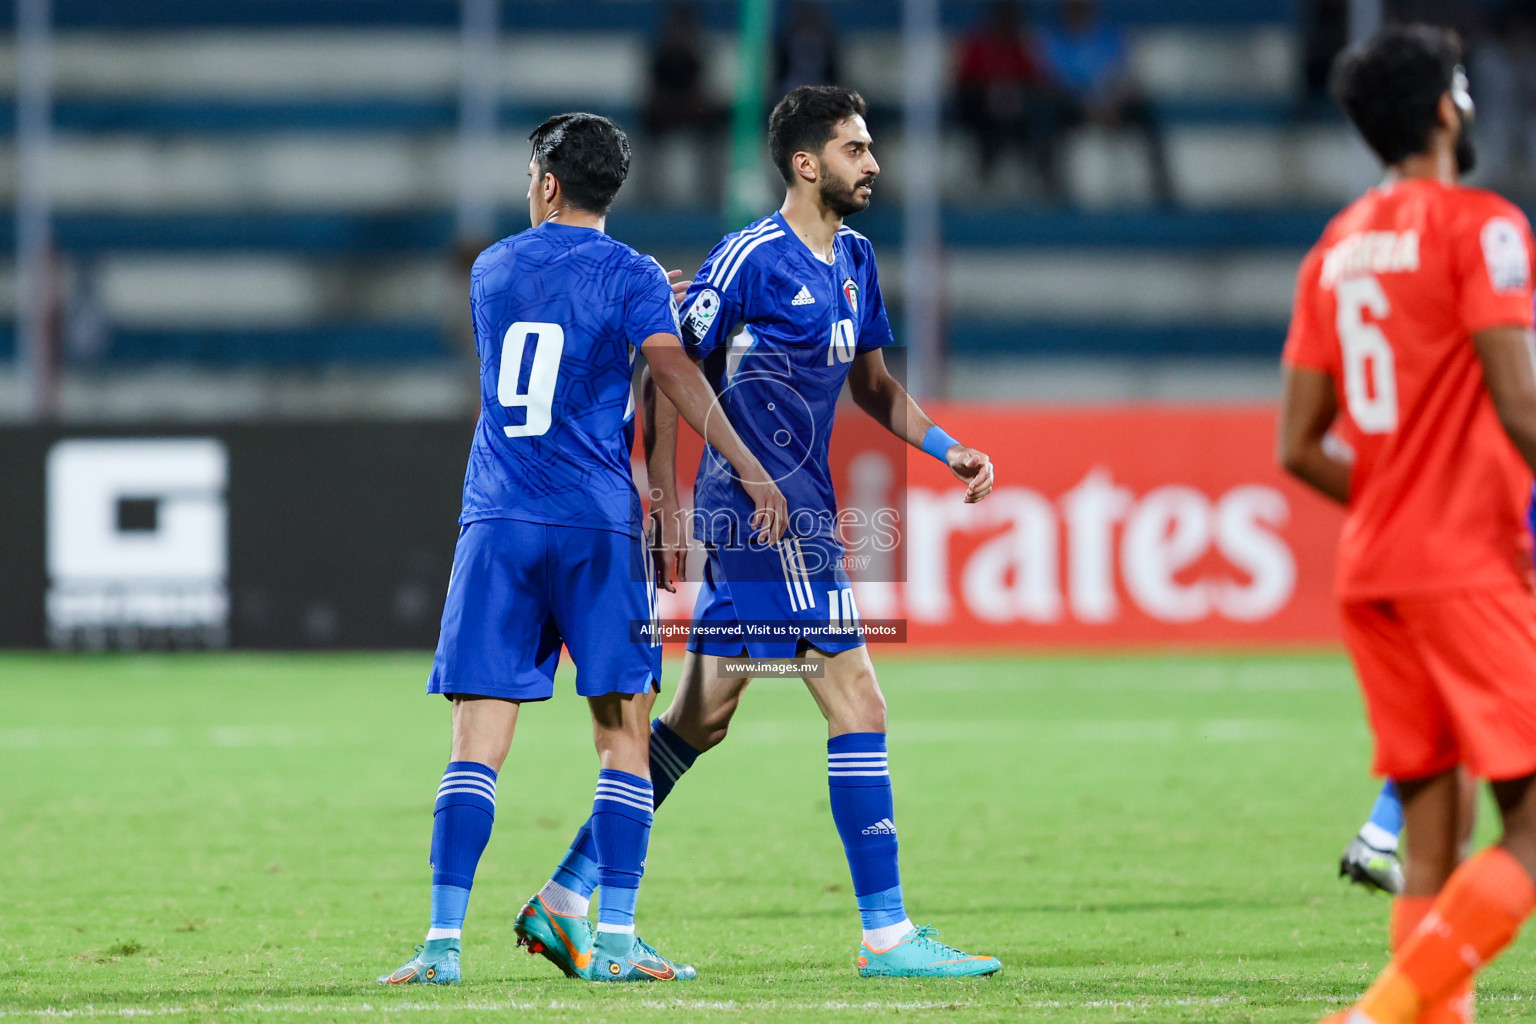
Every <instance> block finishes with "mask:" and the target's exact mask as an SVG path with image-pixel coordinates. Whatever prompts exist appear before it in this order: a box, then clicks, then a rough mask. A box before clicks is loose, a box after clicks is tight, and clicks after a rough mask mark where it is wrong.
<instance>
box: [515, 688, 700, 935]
mask: <svg viewBox="0 0 1536 1024" xmlns="http://www.w3.org/2000/svg"><path fill="white" fill-rule="evenodd" d="M698 757H699V752H698V751H697V750H694V749H693V748H692V747H691V746H689V745H688V744H687V743H686V742H684V741H683V739H682V738H681V737H679V736H678V735H677V733H675V732H673V731H672V730H671V729H669V728H667V727H666V726H665V725H663V724H662V721H661V719H659V718H658V719H656V720H655V721H654V722H652V723H651V785H652V789H653V792H654V793H655V801H654V804H655V806H656V807H660V806H661V802H662V801H663V800H665V799H666V798H667V794H668V793H671V792H672V786H673V785H674V784H675V783H676V782H677V780H678V779H680V778H682V775H683V773H684V772H686V771H687V770H688V769H689V768H692V767H693V762H694V761H696V760H698ZM552 881H554V882H555V883H556V884H557V885H559V886H561V887H563V888H564V889H566V890H568V891H569V892H571V893H574V894H575V895H576V897H577V898H576V900H574V901H573V900H570V898H569V897H566V896H565V894H564V893H561V894H559V896H556V895H555V894H553V893H549V894H546V899H545V902H546V903H550V904H551V909H553V910H554V911H555V912H556V913H570V914H585V913H586V912H587V908H586V907H584V906H582V905H581V903H580V901H581V900H590V899H591V898H592V893H593V891H594V890H596V889H597V883H598V869H597V844H596V843H595V842H594V841H593V839H592V822H591V821H590V820H588V821H585V822H582V825H581V830H580V831H579V832H577V833H576V838H575V840H573V841H572V843H571V848H570V849H569V850H567V851H566V854H565V857H564V858H563V859H562V860H561V861H560V865H559V866H558V867H557V868H555V874H554V876H553V878H552ZM557 901H558V902H559V903H560V905H559V906H555V905H553V904H554V903H556V902H557ZM562 908H563V909H562Z"/></svg>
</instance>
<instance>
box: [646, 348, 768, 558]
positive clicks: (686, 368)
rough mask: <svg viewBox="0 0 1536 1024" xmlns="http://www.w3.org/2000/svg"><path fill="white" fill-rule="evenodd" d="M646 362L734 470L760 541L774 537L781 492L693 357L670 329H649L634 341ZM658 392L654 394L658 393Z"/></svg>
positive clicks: (668, 394) (665, 391)
mask: <svg viewBox="0 0 1536 1024" xmlns="http://www.w3.org/2000/svg"><path fill="white" fill-rule="evenodd" d="M640 351H642V352H644V353H645V361H646V364H647V365H648V366H649V367H650V370H651V376H652V378H653V379H654V380H655V381H656V386H657V388H659V389H660V390H661V392H662V393H663V394H664V395H666V397H667V398H669V399H671V401H672V404H673V405H675V406H676V407H677V411H678V412H679V413H681V414H682V417H683V419H685V420H687V421H688V425H689V426H690V427H692V428H693V429H694V430H697V431H698V432H699V436H700V437H702V438H704V440H705V441H707V442H708V443H709V445H710V446H711V447H712V448H714V449H715V451H717V452H719V453H720V454H721V456H723V457H724V458H725V461H727V462H729V463H730V464H731V467H732V468H733V469H735V470H736V478H737V479H738V480H740V481H741V486H742V489H743V490H745V491H746V492H747V497H749V498H751V499H752V504H753V505H755V506H756V507H757V509H756V511H755V512H753V513H752V528H753V529H754V530H756V531H757V538H758V540H759V541H760V542H762V543H765V544H766V543H775V544H776V543H778V541H779V539H780V538H782V537H783V536H784V529H785V527H787V526H788V525H789V509H788V506H787V505H786V504H785V501H784V494H783V492H781V491H780V490H779V486H778V484H776V483H775V482H774V481H773V480H772V479H771V478H770V477H769V475H768V471H767V470H766V469H764V468H763V464H762V463H761V462H759V461H758V460H757V456H755V455H753V454H752V452H751V450H750V449H749V448H748V447H747V446H746V444H745V443H744V442H743V441H742V440H741V436H740V435H739V434H737V433H736V428H735V427H734V426H732V424H731V421H730V419H729V417H727V416H726V415H725V410H724V409H721V408H720V407H719V406H718V405H717V404H716V402H715V393H714V391H713V390H712V389H711V388H710V386H709V381H707V380H705V379H704V374H703V372H702V371H700V370H699V367H698V364H697V363H695V362H694V361H693V357H692V356H690V355H689V354H688V353H687V352H685V351H684V350H683V343H682V341H681V339H679V338H678V336H677V335H675V334H653V335H651V336H650V337H649V338H646V339H645V342H644V344H642V345H641V346H640ZM658 397H659V396H658Z"/></svg>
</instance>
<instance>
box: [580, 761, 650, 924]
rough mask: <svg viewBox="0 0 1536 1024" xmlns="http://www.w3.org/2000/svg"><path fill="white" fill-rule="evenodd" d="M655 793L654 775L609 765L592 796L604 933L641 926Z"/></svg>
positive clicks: (600, 916) (599, 919) (593, 830)
mask: <svg viewBox="0 0 1536 1024" xmlns="http://www.w3.org/2000/svg"><path fill="white" fill-rule="evenodd" d="M652 801H653V796H652V792H651V783H650V780H649V779H644V778H641V777H640V776H638V775H631V774H630V773H629V772H620V771H614V770H613V769H611V768H604V769H603V770H602V771H601V772H599V773H598V776H597V796H596V797H595V798H594V799H593V801H592V840H593V843H594V845H596V847H597V855H598V856H597V859H598V878H599V882H600V884H601V885H602V887H603V898H602V905H601V906H600V907H599V908H598V914H597V930H598V931H599V932H625V933H629V934H633V933H634V930H635V900H636V898H637V897H638V896H639V895H640V876H641V875H643V874H644V873H645V852H646V848H647V847H648V846H649V845H650V840H651V808H652V807H653V802H652Z"/></svg>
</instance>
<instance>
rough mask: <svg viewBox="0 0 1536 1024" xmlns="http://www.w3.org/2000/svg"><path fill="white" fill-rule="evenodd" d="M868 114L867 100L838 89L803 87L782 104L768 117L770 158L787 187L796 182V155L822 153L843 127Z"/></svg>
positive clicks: (815, 86) (849, 90) (828, 86)
mask: <svg viewBox="0 0 1536 1024" xmlns="http://www.w3.org/2000/svg"><path fill="white" fill-rule="evenodd" d="M868 113H869V106H868V104H866V103H865V102H864V97H863V96H860V95H859V94H858V93H856V92H854V91H853V90H852V89H844V88H843V87H842V86H837V85H802V86H801V87H800V88H798V89H795V90H794V91H792V92H791V93H790V94H789V95H788V96H785V97H784V98H783V99H781V100H779V103H778V106H776V107H774V108H773V113H772V114H771V115H769V117H768V155H769V157H771V158H772V159H773V166H775V167H777V168H778V169H779V176H780V177H782V178H783V179H784V184H786V185H788V184H790V183H791V182H793V181H794V179H795V169H794V167H793V166H792V165H791V164H790V161H791V160H793V159H794V156H795V154H796V153H820V152H821V150H822V148H823V147H824V146H826V144H827V143H828V142H830V141H831V139H832V136H834V135H836V134H837V126H838V125H839V124H841V123H843V122H844V121H846V120H848V119H849V118H850V117H853V116H855V115H857V116H859V117H864V116H865V115H867V114H868Z"/></svg>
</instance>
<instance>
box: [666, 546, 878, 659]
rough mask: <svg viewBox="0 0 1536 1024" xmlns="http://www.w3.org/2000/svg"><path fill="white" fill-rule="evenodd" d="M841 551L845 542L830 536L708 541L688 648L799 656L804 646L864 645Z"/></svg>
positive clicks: (848, 647) (844, 648)
mask: <svg viewBox="0 0 1536 1024" xmlns="http://www.w3.org/2000/svg"><path fill="white" fill-rule="evenodd" d="M843 556H844V549H843V545H842V544H841V543H840V542H838V541H837V540H835V539H833V538H830V537H785V538H784V539H783V540H782V541H780V542H779V543H778V544H770V545H761V544H746V545H718V546H717V545H710V547H709V559H708V561H706V562H705V564H704V582H703V584H702V585H701V586H700V587H699V598H698V602H697V603H696V604H695V605H694V608H693V627H694V628H693V631H692V633H691V634H690V636H689V639H688V649H689V650H690V651H694V652H695V653H698V654H712V655H717V656H720V657H726V658H733V657H738V656H740V655H742V654H743V653H745V654H746V655H747V656H748V657H752V658H793V657H795V656H796V655H797V654H799V653H800V650H801V648H802V647H803V646H809V647H814V648H816V649H817V650H819V651H822V652H824V653H826V654H836V653H838V652H839V651H851V650H853V649H854V648H855V647H862V646H864V640H863V638H862V637H861V636H860V635H859V634H858V633H857V632H855V631H854V627H856V626H857V625H858V623H859V612H858V608H857V606H856V605H855V604H854V600H853V585H852V583H851V582H850V581H849V579H848V573H847V571H846V570H845V569H844V567H843ZM839 634H842V635H839Z"/></svg>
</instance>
